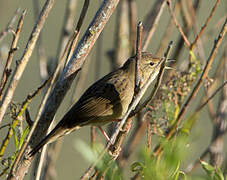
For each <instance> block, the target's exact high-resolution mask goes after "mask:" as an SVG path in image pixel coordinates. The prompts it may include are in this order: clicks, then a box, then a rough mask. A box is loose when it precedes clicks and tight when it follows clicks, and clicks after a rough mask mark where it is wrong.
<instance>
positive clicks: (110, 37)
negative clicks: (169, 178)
mask: <svg viewBox="0 0 227 180" xmlns="http://www.w3.org/2000/svg"><path fill="white" fill-rule="evenodd" d="M44 2H45V1H44V0H42V1H40V7H42V5H43V3H44ZM32 3H33V1H31V0H14V1H12V0H8V1H7V0H1V1H0V31H2V30H3V29H4V28H5V27H6V25H7V23H8V21H9V20H10V18H11V17H12V16H13V14H14V12H15V11H16V9H17V8H20V9H21V10H23V9H26V10H27V14H26V16H25V20H24V25H23V28H22V32H21V36H20V39H19V43H18V47H19V50H18V51H16V54H15V56H14V60H13V68H14V67H15V60H17V59H19V58H20V57H21V56H22V53H23V51H24V48H25V46H26V42H27V40H28V38H29V36H30V33H31V31H32V28H33V26H34V22H35V20H36V19H37V17H34V13H33V5H32ZM136 3H137V8H138V20H143V18H144V16H145V15H146V14H147V13H148V12H149V10H150V9H151V8H152V5H153V3H154V1H153V0H137V1H136ZM214 3H215V1H203V2H202V3H201V7H200V10H199V13H198V15H197V20H198V27H199V29H200V27H201V26H202V25H203V24H204V21H205V19H206V17H207V16H208V14H209V13H210V11H211V8H212V7H213V5H214ZM100 4H101V0H92V1H91V2H90V6H89V9H88V15H87V16H86V18H85V22H84V24H83V26H82V31H81V34H80V37H81V36H82V35H83V33H84V31H85V29H86V28H87V26H88V25H89V23H90V21H91V20H92V18H93V16H94V14H95V13H96V11H97V9H98V7H99V6H100ZM65 5H66V0H61V1H56V2H55V4H54V7H53V9H52V10H51V12H50V14H49V17H48V19H47V21H46V23H45V26H44V28H43V30H42V41H43V45H44V48H45V53H46V56H47V57H48V58H52V59H54V58H55V56H56V50H57V46H58V41H59V37H60V33H61V28H62V24H63V18H64V13H65ZM82 5H83V1H82V0H78V1H77V7H76V18H75V20H74V24H76V23H77V20H78V17H79V13H80V11H81V8H82ZM226 10H227V3H226V1H225V0H223V1H221V3H220V4H219V6H218V9H217V10H216V11H215V15H214V17H213V18H212V20H211V22H210V23H209V25H208V28H207V29H206V31H209V30H210V32H211V33H212V34H211V36H209V37H212V38H211V39H208V40H207V39H206V38H205V37H204V38H203V40H204V41H206V43H204V50H205V57H206V59H207V57H208V55H209V53H208V52H210V50H211V48H212V47H213V42H214V38H216V37H217V35H218V33H219V32H220V25H219V26H218V28H216V29H214V26H215V25H216V23H218V21H219V20H220V19H221V17H224V15H226ZM169 17H170V15H169V12H168V10H167V8H165V10H164V13H163V15H162V17H161V20H160V23H159V25H158V27H157V30H156V31H155V33H154V36H153V37H152V39H151V41H150V43H149V47H148V49H147V50H148V51H150V52H155V51H156V50H157V48H158V45H159V43H160V39H161V38H160V37H161V36H162V35H163V33H164V31H165V28H166V26H167V24H168V18H169ZM115 23H116V12H114V14H113V16H112V17H111V18H110V21H109V22H108V23H107V25H106V26H105V28H104V31H103V33H102V39H103V45H102V59H101V72H100V73H99V77H102V76H103V75H105V74H106V73H108V72H109V71H110V63H109V59H108V57H107V55H106V52H107V51H109V50H112V49H113V48H114V39H115V37H114V36H115V29H116V27H115ZM15 24H17V22H16V23H15ZM14 27H15V26H14ZM178 35H179V34H178V31H177V30H176V29H174V31H173V33H172V35H171V36H172V39H171V40H173V41H174V42H176V40H177V37H178ZM189 39H190V40H193V39H194V36H193V35H192V34H191V35H190V38H189ZM11 40H12V36H11V35H7V37H6V38H5V39H4V40H3V41H2V42H1V44H0V48H1V49H0V51H4V48H9V47H10V43H11ZM96 48H97V46H96V45H95V46H94V47H93V49H92V51H91V53H90V56H89V58H88V60H89V61H91V65H90V66H89V74H88V77H87V78H86V84H85V87H84V89H86V88H87V87H88V86H89V85H90V84H91V83H92V82H94V81H95V80H96V79H97V77H96V71H95V63H96V59H95V53H96ZM223 48H224V47H223V46H221V47H220V49H223ZM187 57H188V56H187V54H186V53H183V54H182V55H181V58H182V59H183V58H187ZM219 58H220V54H217V56H216V59H217V60H218V59H219ZM5 60H6V59H0V65H1V66H2V65H3V64H4V63H5ZM180 61H181V60H178V62H179V63H180ZM213 66H214V67H215V66H216V65H215V64H214V65H213ZM2 68H3V67H1V68H0V70H2ZM0 72H1V71H0ZM74 82H75V81H74ZM40 84H41V79H40V74H39V60H38V58H37V51H36V50H35V51H34V52H33V54H32V57H31V58H30V60H29V63H28V65H27V67H26V69H25V72H24V74H23V76H22V78H21V80H20V82H19V85H18V87H17V89H16V93H15V95H14V98H13V101H14V102H15V103H21V102H22V101H23V100H24V99H25V98H26V96H27V95H28V94H29V93H31V92H33V91H34V90H35V89H36V88H37V87H38V86H39V85H40ZM71 89H72V88H71ZM71 93H72V91H70V92H68V94H67V96H66V97H65V99H64V101H63V103H62V104H61V106H60V108H59V110H58V112H57V114H56V119H57V120H60V119H61V117H62V115H63V114H64V113H65V112H66V111H67V109H68V108H69V102H70V99H71V97H72V95H71ZM79 96H80V94H78V95H77V97H79ZM40 101H41V96H40V95H39V96H38V97H37V98H35V99H34V100H33V101H32V103H31V104H30V106H29V108H30V113H31V117H32V118H34V117H35V115H36V113H37V108H38V106H39V103H40ZM194 103H196V102H194ZM207 114H208V113H207V110H206V108H204V110H203V112H202V113H201V116H200V117H199V120H198V121H197V124H196V126H195V127H194V128H193V132H192V133H191V140H192V144H191V145H190V147H189V151H190V152H191V154H190V157H188V159H189V162H190V161H192V160H194V159H193V157H198V156H199V154H201V153H202V152H203V151H204V149H205V148H206V147H207V145H208V144H209V142H210V137H211V136H210V133H211V123H210V120H208V119H209V117H208V115H207ZM9 120H10V119H9V116H7V117H6V118H5V119H4V122H3V124H5V123H7V122H9ZM89 130H90V128H89V127H85V128H82V129H80V130H78V131H76V132H74V133H72V134H70V135H68V136H66V137H65V138H64V142H63V146H62V149H61V152H60V153H59V158H58V160H57V167H56V168H57V175H58V179H59V180H60V179H78V177H79V176H80V175H82V173H83V172H84V171H85V170H86V169H87V167H88V165H89V164H90V163H89V162H87V161H86V160H85V159H84V158H83V156H82V155H81V154H80V153H79V152H78V151H77V150H76V148H75V146H76V143H75V142H76V140H77V139H80V140H82V141H84V142H87V143H89V142H90V131H89ZM6 132H7V131H6V129H4V130H1V131H0V140H2V139H3V138H4V137H5V133H6ZM98 135H99V132H98ZM226 140H227V139H226ZM99 141H103V138H102V136H101V138H100V139H99ZM144 142H145V141H144ZM144 142H141V143H144ZM8 148H14V145H13V144H12V142H11V145H10V147H8ZM8 148H7V151H9V149H8ZM225 149H227V146H226V145H225ZM226 152H227V151H226ZM135 155H136V152H135V153H134V155H133V156H135ZM133 156H132V157H131V160H130V162H133ZM30 169H31V168H30ZM25 179H29V175H27V176H26V178H25Z"/></svg>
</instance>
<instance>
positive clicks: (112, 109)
mask: <svg viewBox="0 0 227 180" xmlns="http://www.w3.org/2000/svg"><path fill="white" fill-rule="evenodd" d="M136 58H137V56H136V55H135V56H132V57H130V58H129V59H128V60H127V61H126V62H125V63H124V64H123V66H121V67H120V68H118V69H117V70H115V71H113V72H110V73H109V74H107V75H105V76H104V77H102V78H101V79H99V80H98V81H96V82H95V83H94V84H92V85H91V86H90V87H89V88H88V89H87V90H86V91H85V92H84V94H83V95H82V96H81V97H80V98H79V100H78V101H77V102H76V103H75V104H74V105H73V106H72V107H71V108H70V110H69V111H68V112H67V113H66V114H65V115H64V116H63V118H62V119H61V120H60V121H59V123H58V124H57V125H56V126H55V128H54V129H53V130H52V131H51V132H50V133H49V134H47V135H46V136H45V137H44V138H43V139H42V140H41V141H40V142H39V143H38V144H37V145H36V146H35V147H34V148H33V149H32V150H31V151H30V152H29V153H28V155H29V156H33V155H35V154H36V153H37V152H38V151H39V150H40V149H41V148H42V147H43V146H44V145H45V144H48V143H51V142H53V141H55V140H57V139H58V138H60V137H62V136H64V135H66V134H69V133H71V132H72V131H74V130H77V129H79V128H81V127H83V126H87V125H93V126H98V127H99V129H100V130H101V131H102V133H104V136H105V137H106V134H105V132H104V131H103V130H102V128H101V126H102V125H104V124H107V123H109V122H114V121H120V120H121V119H122V118H123V116H124V114H125V113H126V112H127V110H128V107H129V104H130V103H131V101H132V99H133V96H134V90H135V73H136V72H135V69H136ZM162 60H163V58H160V57H158V56H156V55H155V54H152V53H149V52H141V58H140V59H139V61H138V63H139V69H138V71H139V72H138V74H139V80H140V84H139V85H140V87H142V86H143V85H144V84H145V83H146V81H147V80H148V78H149V77H150V75H151V74H152V80H154V79H155V77H156V76H157V75H158V73H159V70H160V67H161V64H162Z"/></svg>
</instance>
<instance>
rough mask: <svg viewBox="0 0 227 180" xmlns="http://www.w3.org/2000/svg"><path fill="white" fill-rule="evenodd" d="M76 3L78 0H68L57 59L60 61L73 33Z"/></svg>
mask: <svg viewBox="0 0 227 180" xmlns="http://www.w3.org/2000/svg"><path fill="white" fill-rule="evenodd" d="M76 5H77V0H67V3H66V8H65V15H64V21H63V25H62V30H61V35H60V39H59V42H58V47H57V53H56V59H57V60H58V63H59V60H60V58H61V57H62V55H63V54H64V49H65V47H66V46H67V42H68V41H69V39H70V34H71V33H72V29H73V21H74V16H75V12H76Z"/></svg>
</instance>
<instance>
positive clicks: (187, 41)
mask: <svg viewBox="0 0 227 180" xmlns="http://www.w3.org/2000/svg"><path fill="white" fill-rule="evenodd" d="M167 5H168V7H169V8H168V9H169V12H170V15H171V17H172V18H173V21H174V23H175V25H176V27H177V29H178V30H179V32H180V34H181V36H182V37H183V39H184V42H185V44H186V46H187V48H188V49H189V48H190V45H191V44H190V42H189V40H188V38H187V37H186V36H185V34H184V31H183V30H182V28H181V26H180V24H179V22H178V21H177V18H176V16H175V14H174V12H173V8H172V2H171V1H170V0H167Z"/></svg>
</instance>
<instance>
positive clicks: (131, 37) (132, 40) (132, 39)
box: [128, 0, 137, 55]
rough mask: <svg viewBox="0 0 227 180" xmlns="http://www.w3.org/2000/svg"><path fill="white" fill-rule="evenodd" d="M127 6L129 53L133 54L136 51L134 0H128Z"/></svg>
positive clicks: (135, 8)
mask: <svg viewBox="0 0 227 180" xmlns="http://www.w3.org/2000/svg"><path fill="white" fill-rule="evenodd" d="M128 6H129V7H128V8H129V30H130V33H129V40H130V54H131V55H132V54H135V51H136V47H135V45H136V23H137V7H136V2H135V0H128Z"/></svg>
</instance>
